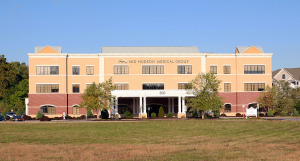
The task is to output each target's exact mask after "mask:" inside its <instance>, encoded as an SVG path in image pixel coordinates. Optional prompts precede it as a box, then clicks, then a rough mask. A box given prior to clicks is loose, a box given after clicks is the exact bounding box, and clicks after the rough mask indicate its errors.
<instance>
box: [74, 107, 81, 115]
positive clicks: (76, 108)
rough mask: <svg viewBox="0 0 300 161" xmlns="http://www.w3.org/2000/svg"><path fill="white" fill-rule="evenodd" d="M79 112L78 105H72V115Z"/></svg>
mask: <svg viewBox="0 0 300 161" xmlns="http://www.w3.org/2000/svg"><path fill="white" fill-rule="evenodd" d="M79 112H80V108H79V105H74V106H73V114H74V115H79Z"/></svg>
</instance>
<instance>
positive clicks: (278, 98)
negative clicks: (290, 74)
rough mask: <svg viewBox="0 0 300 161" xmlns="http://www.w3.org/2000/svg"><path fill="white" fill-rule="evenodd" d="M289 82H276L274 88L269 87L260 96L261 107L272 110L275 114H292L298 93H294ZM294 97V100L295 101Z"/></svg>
mask: <svg viewBox="0 0 300 161" xmlns="http://www.w3.org/2000/svg"><path fill="white" fill-rule="evenodd" d="M294 93H295V94H293V89H292V88H291V87H290V83H289V82H287V81H276V82H275V83H274V85H273V87H272V88H271V87H268V86H267V88H266V89H265V90H264V92H262V93H261V94H260V96H259V97H258V99H257V102H258V103H259V104H260V107H262V108H267V109H268V110H269V109H270V108H272V111H273V112H274V113H281V112H282V111H284V112H286V113H289V114H292V113H293V112H294V106H295V101H297V98H298V96H297V94H296V93H297V91H295V92H294ZM293 97H294V99H293Z"/></svg>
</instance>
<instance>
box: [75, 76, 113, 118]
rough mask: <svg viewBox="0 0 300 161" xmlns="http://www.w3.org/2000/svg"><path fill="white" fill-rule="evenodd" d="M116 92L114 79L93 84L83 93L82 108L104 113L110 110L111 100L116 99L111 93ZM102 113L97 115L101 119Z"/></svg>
mask: <svg viewBox="0 0 300 161" xmlns="http://www.w3.org/2000/svg"><path fill="white" fill-rule="evenodd" d="M112 90H114V86H113V83H112V78H110V79H109V80H107V81H105V82H103V83H99V84H96V83H93V84H92V85H91V86H89V87H88V88H87V89H86V90H85V91H84V93H83V95H82V98H83V101H82V102H81V104H80V107H82V108H86V110H96V111H99V110H101V111H103V110H108V109H110V106H109V105H110V104H112V102H111V100H112V99H114V98H113V96H112V95H111V91H112ZM99 116H100V113H99V112H98V114H97V119H99Z"/></svg>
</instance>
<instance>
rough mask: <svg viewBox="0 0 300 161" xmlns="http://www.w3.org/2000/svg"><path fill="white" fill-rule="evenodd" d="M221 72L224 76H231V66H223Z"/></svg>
mask: <svg viewBox="0 0 300 161" xmlns="http://www.w3.org/2000/svg"><path fill="white" fill-rule="evenodd" d="M223 71H224V74H231V66H229V65H224V66H223Z"/></svg>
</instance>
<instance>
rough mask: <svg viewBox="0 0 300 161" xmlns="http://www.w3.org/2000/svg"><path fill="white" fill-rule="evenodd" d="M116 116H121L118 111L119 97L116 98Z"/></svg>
mask: <svg viewBox="0 0 300 161" xmlns="http://www.w3.org/2000/svg"><path fill="white" fill-rule="evenodd" d="M115 114H119V109H118V97H116V105H115Z"/></svg>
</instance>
